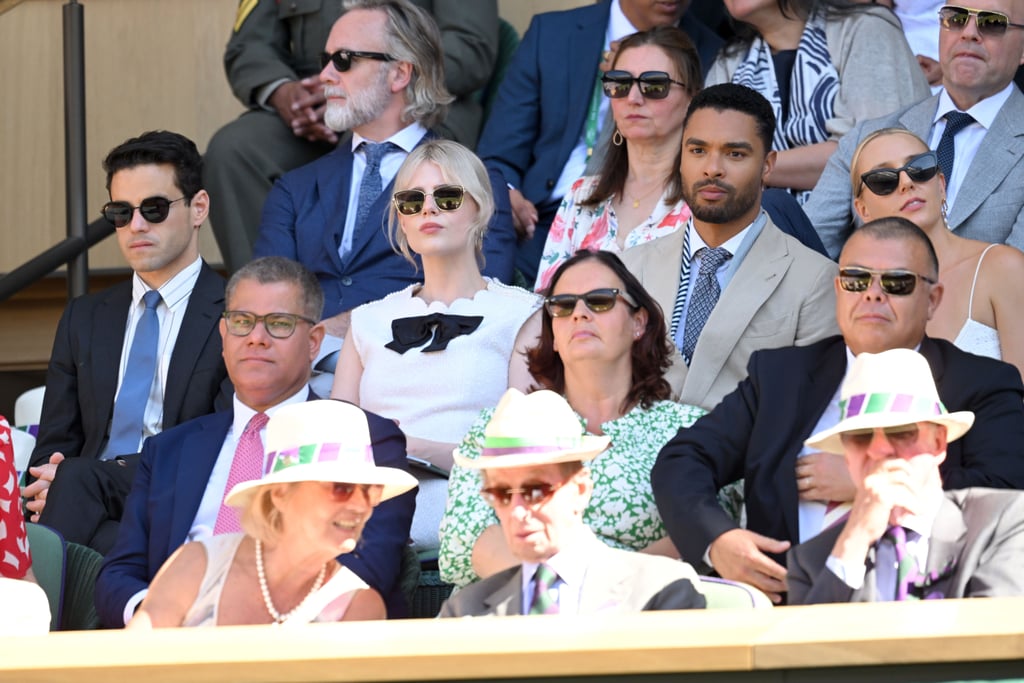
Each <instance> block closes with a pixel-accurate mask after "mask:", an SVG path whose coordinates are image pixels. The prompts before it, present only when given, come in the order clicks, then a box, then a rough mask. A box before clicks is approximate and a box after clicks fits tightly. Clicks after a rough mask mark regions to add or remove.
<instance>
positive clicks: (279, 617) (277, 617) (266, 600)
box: [256, 540, 327, 624]
mask: <svg viewBox="0 0 1024 683" xmlns="http://www.w3.org/2000/svg"><path fill="white" fill-rule="evenodd" d="M326 576H327V563H326V562H324V566H322V567H320V573H319V574H317V576H316V581H314V582H313V587H312V588H310V589H309V592H308V593H306V597H304V598H302V601H301V602H300V603H299V604H298V605H296V606H295V608H294V609H293V610H292V611H290V612H288V613H286V614H281V613H280V612H278V611H277V609H276V608H275V607H274V601H273V600H271V599H270V589H269V588H267V575H266V572H264V571H263V543H262V542H261V541H259V540H257V541H256V577H257V578H258V579H259V581H260V593H262V594H263V604H264V605H265V606H266V608H267V614H269V615H270V618H271V619H273V620H274V624H281V623H284V622H285V621H287V620H288V618H289V617H291V616H292V615H293V614H295V613H296V612H298V611H299V608H300V607H302V606H303V605H305V604H306V601H307V600H309V597H310V596H311V595H313V593H316V592H317V591H318V590H320V586H322V585H323V584H324V577H326Z"/></svg>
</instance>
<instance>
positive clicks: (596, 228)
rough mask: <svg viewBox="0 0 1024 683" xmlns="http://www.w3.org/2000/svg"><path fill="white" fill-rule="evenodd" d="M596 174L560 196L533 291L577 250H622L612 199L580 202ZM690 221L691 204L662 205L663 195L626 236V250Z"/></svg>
mask: <svg viewBox="0 0 1024 683" xmlns="http://www.w3.org/2000/svg"><path fill="white" fill-rule="evenodd" d="M597 181H598V177H597V176H584V177H582V178H580V179H579V180H577V181H576V182H575V183H573V184H572V189H571V190H570V191H569V194H567V195H566V196H565V197H564V198H563V199H562V205H561V206H560V207H558V214H556V215H555V220H554V221H553V222H552V223H551V230H550V232H548V239H547V242H545V243H544V253H543V255H542V256H541V258H540V268H539V269H538V272H539V275H538V276H537V284H536V287H535V289H536V291H538V292H539V291H541V290H543V289H544V288H546V287H547V286H548V283H549V282H550V281H551V276H552V275H554V274H555V271H556V270H557V269H558V266H560V265H562V262H563V261H565V260H567V259H568V258H569V257H570V256H572V255H573V254H575V253H576V252H577V251H579V250H580V249H588V250H590V251H611V252H614V253H616V254H618V253H621V252H622V250H621V249H619V243H618V241H617V239H616V238H617V236H618V233H619V231H618V228H619V221H618V218H616V216H615V210H614V209H613V208H612V201H611V199H606V200H605V201H603V202H601V203H600V204H598V205H597V206H583V204H582V202H583V201H584V200H585V199H586V198H587V197H589V196H590V195H591V194H592V193H593V191H594V188H595V187H597ZM688 220H690V207H689V206H687V205H686V202H684V201H683V200H682V199H680V200H679V201H678V202H676V203H675V204H665V195H662V196H661V200H660V201H659V202H658V203H657V204H656V205H655V207H654V213H652V214H651V215H650V216H648V217H647V220H645V221H644V222H643V223H641V224H640V225H638V226H636V227H635V228H633V230H631V231H630V233H629V234H628V235H627V236H626V242H625V244H626V249H629V248H631V247H635V246H636V245H638V244H643V243H645V242H650V241H651V240H655V239H657V238H659V237H664V236H665V235H671V234H672V233H673V232H675V231H676V230H678V229H679V228H681V227H682V226H684V225H686V221H688Z"/></svg>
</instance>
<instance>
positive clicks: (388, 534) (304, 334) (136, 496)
mask: <svg viewBox="0 0 1024 683" xmlns="http://www.w3.org/2000/svg"><path fill="white" fill-rule="evenodd" d="M225 298H226V301H227V310H226V311H225V312H224V314H223V315H222V317H221V321H220V337H221V339H222V341H223V345H224V364H225V366H227V370H228V376H229V377H230V378H231V381H232V383H233V384H234V387H235V395H234V397H233V399H232V405H231V409H230V410H224V411H221V412H217V413H213V414H211V415H206V416H203V417H199V418H196V419H194V420H190V421H188V422H185V423H183V424H180V425H178V426H177V427H176V428H174V429H169V430H166V431H164V432H161V433H160V434H158V435H157V436H155V437H153V438H150V439H147V440H146V442H145V444H144V445H143V447H142V457H141V459H140V462H139V466H138V473H137V474H136V476H135V481H134V482H133V484H132V489H131V493H130V494H129V495H128V500H127V501H126V502H125V512H124V517H123V518H122V521H121V527H120V530H119V532H118V536H117V541H116V542H115V543H114V547H113V549H112V550H111V552H110V553H109V554H108V555H107V557H106V560H105V561H104V563H103V567H102V568H101V569H100V574H99V577H98V579H97V582H96V609H97V611H98V612H99V615H100V619H101V620H102V622H103V623H104V624H105V625H107V626H111V627H119V626H123V625H124V624H127V623H128V621H130V620H131V618H132V615H133V614H134V612H135V608H136V607H138V605H139V603H140V602H141V601H142V598H143V597H145V594H146V591H147V589H148V587H149V583H150V581H152V580H153V577H154V576H155V575H156V572H157V570H159V569H160V566H161V565H162V564H163V563H164V562H165V561H166V560H167V558H168V557H170V556H171V554H172V553H173V552H174V551H175V550H176V549H177V548H178V546H180V545H181V544H182V543H187V542H189V541H195V540H200V539H205V538H209V537H210V536H216V535H220V534H225V533H233V532H238V531H240V527H239V523H238V517H237V513H236V512H234V509H233V508H230V507H228V506H226V505H225V503H224V497H225V495H226V494H227V492H228V491H229V490H230V489H231V487H232V486H233V485H234V484H236V483H239V482H242V481H251V480H253V479H258V478H259V477H260V476H261V475H262V474H263V463H264V455H265V453H264V448H263V440H264V432H265V427H266V423H267V420H268V419H269V418H270V417H272V416H273V415H274V412H275V411H276V410H277V409H278V408H280V407H281V406H284V405H288V404H292V403H299V402H302V401H307V400H310V399H314V398H317V396H316V395H315V394H314V393H313V392H312V391H310V388H309V374H310V369H309V364H310V360H311V359H312V358H314V357H315V356H316V353H317V351H318V349H319V348H320V341H321V340H322V339H323V335H324V330H323V326H322V325H321V324H320V323H319V322H318V320H319V319H320V310H321V308H322V307H323V295H322V293H321V291H320V287H319V286H318V284H317V282H316V278H314V277H313V275H312V274H311V273H310V272H309V271H308V270H306V269H305V268H303V267H302V265H301V264H299V263H296V262H294V261H291V260H289V259H285V258H280V257H270V258H262V259H256V260H255V261H252V262H251V263H249V264H247V265H245V266H243V267H242V268H241V269H239V270H238V271H237V272H236V273H235V274H234V276H232V278H231V280H230V281H229V282H228V286H227V290H226V293H225ZM366 419H367V422H368V424H369V427H370V438H371V439H372V441H373V457H374V460H375V461H376V463H377V464H378V465H381V466H388V467H397V468H400V469H405V468H406V463H405V438H404V437H403V436H402V433H401V431H399V429H398V427H397V426H396V425H395V423H394V422H393V421H392V420H386V419H384V418H382V417H380V416H378V415H374V414H372V413H367V414H366ZM414 496H415V494H414V493H412V492H410V493H406V494H403V495H401V496H398V497H397V498H392V499H391V500H388V501H386V502H384V503H382V504H381V505H380V506H379V507H378V508H377V509H376V511H375V512H374V514H373V517H372V518H371V519H370V521H369V522H367V524H366V528H365V530H364V532H363V537H362V543H361V545H360V547H359V548H358V549H357V550H356V551H355V552H352V553H346V554H344V555H342V556H341V558H339V561H340V562H341V563H342V564H344V565H345V566H347V567H348V568H349V569H351V570H352V571H353V572H355V573H356V574H357V575H359V577H360V578H361V579H363V581H365V582H366V583H367V584H369V585H370V587H371V588H373V589H374V590H376V591H377V592H378V593H380V594H381V596H382V597H383V598H384V601H385V603H386V604H387V607H388V614H389V615H390V616H404V613H405V610H406V606H405V600H404V597H403V595H402V592H401V590H400V587H399V585H398V579H399V573H400V568H401V564H402V558H403V552H404V550H405V542H406V539H407V538H408V537H409V525H410V523H411V521H412V512H413V508H414V507H415V497H414Z"/></svg>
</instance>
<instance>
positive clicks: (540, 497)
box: [480, 477, 571, 507]
mask: <svg viewBox="0 0 1024 683" xmlns="http://www.w3.org/2000/svg"><path fill="white" fill-rule="evenodd" d="M570 478H571V477H570ZM568 481H569V479H565V480H563V481H560V482H559V483H557V484H548V483H546V482H539V483H536V484H523V485H522V486H520V487H519V488H516V489H513V488H507V487H504V486H488V487H485V488H482V489H480V495H481V496H483V498H484V500H485V501H487V504H488V505H490V506H491V507H505V506H507V505H511V504H512V496H514V495H515V494H517V493H518V494H519V495H521V496H522V497H523V502H524V503H526V505H527V506H528V507H536V506H537V505H540V504H541V503H543V502H544V501H546V500H547V499H548V498H550V497H551V496H553V495H555V491H557V490H558V489H560V488H562V487H563V486H565V484H566V483H567V482H568Z"/></svg>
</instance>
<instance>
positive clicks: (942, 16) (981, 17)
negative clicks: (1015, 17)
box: [939, 5, 1024, 36]
mask: <svg viewBox="0 0 1024 683" xmlns="http://www.w3.org/2000/svg"><path fill="white" fill-rule="evenodd" d="M972 16H973V17H974V22H975V24H977V26H978V33H980V34H981V35H983V36H1001V35H1003V34H1004V33H1006V29H1007V28H1009V27H1010V26H1012V27H1014V28H1024V24H1015V23H1013V22H1012V21H1010V17H1009V16H1007V15H1005V14H1003V13H1002V12H993V11H991V10H982V9H971V8H970V7H960V6H958V5H946V6H944V7H942V8H940V9H939V23H941V24H942V28H944V29H946V30H947V31H962V30H964V29H965V28H967V22H968V21H970V20H971V17H972Z"/></svg>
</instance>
